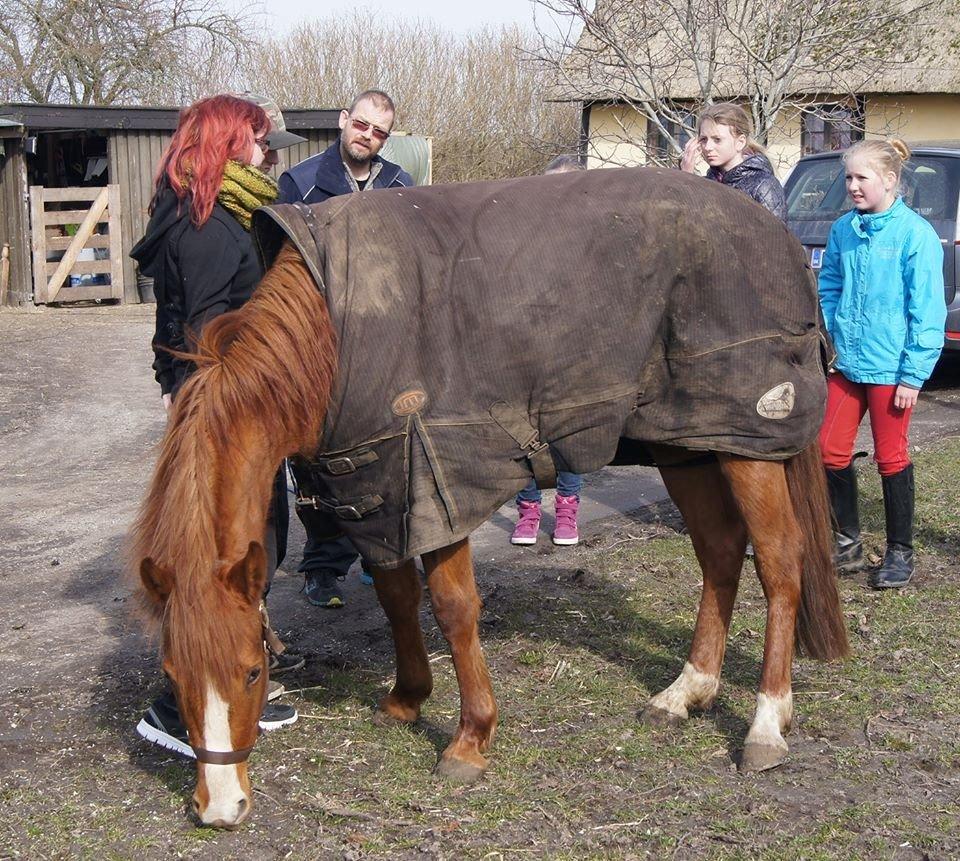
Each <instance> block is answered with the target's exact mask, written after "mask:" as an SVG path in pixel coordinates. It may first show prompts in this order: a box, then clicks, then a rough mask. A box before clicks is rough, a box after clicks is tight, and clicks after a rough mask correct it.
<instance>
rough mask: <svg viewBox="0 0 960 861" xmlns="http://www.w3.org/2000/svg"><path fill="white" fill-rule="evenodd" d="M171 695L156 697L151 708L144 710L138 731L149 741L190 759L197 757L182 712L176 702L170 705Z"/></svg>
mask: <svg viewBox="0 0 960 861" xmlns="http://www.w3.org/2000/svg"><path fill="white" fill-rule="evenodd" d="M169 699H170V698H169V697H159V698H157V699H155V700H154V701H153V702H152V703H151V704H150V708H148V709H147V710H146V712H144V715H143V717H142V718H141V719H140V723H138V724H137V732H138V733H139V734H140V735H141V736H143V737H144V738H145V739H146V740H147V741H152V742H153V743H154V744H157V745H160V747H164V748H166V749H167V750H172V751H173V752H174V753H179V754H180V755H181V756H187V757H189V758H190V759H196V756H195V755H194V752H193V748H192V747H190V740H189V738H187V728H186V727H185V726H184V725H183V723H182V722H181V720H180V712H179V711H178V710H177V707H176V704H174V705H173V706H172V707H171V706H170V705H169V702H168V701H169Z"/></svg>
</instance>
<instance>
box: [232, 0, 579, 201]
mask: <svg viewBox="0 0 960 861" xmlns="http://www.w3.org/2000/svg"><path fill="white" fill-rule="evenodd" d="M533 46H534V34H532V33H531V32H527V31H524V30H521V29H518V28H515V27H506V28H489V29H483V30H479V31H477V32H474V33H470V34H468V35H466V36H458V35H456V34H453V33H450V32H448V31H445V30H443V29H441V28H439V27H437V26H436V25H432V24H426V23H423V22H403V21H400V22H386V23H385V22H384V21H383V19H382V17H378V16H376V15H375V14H374V13H372V12H356V13H354V14H352V15H346V16H339V17H331V18H327V19H324V20H320V21H315V22H311V23H309V24H303V25H301V26H300V27H298V28H296V29H295V30H293V31H292V32H291V33H289V34H288V35H286V36H282V37H279V38H276V39H272V40H267V41H265V42H264V43H263V44H262V45H261V47H260V48H259V50H258V51H256V52H254V53H252V54H251V55H250V56H249V57H248V60H247V63H246V65H245V67H244V77H245V83H246V85H247V86H249V87H250V88H251V89H253V90H255V91H257V92H264V93H270V94H271V95H272V96H273V97H274V98H276V99H277V101H278V102H280V103H281V104H283V105H289V106H298V105H299V106H307V105H309V106H317V105H322V106H324V107H342V106H346V105H348V104H349V103H350V100H351V99H352V98H353V96H354V95H355V94H356V93H358V92H360V91H361V90H364V89H367V88H368V87H379V88H381V89H384V90H386V91H387V92H389V93H390V95H391V96H393V98H394V100H395V101H396V103H397V122H396V125H397V128H400V129H404V130H407V131H411V132H415V133H417V134H425V135H431V136H432V137H433V139H434V148H433V152H434V165H433V175H434V181H435V182H453V181H465V180H474V179H492V178H498V177H506V176H517V175H522V174H529V173H536V172H538V171H539V170H540V169H541V168H542V167H543V165H544V164H545V163H546V162H547V161H549V159H550V158H552V157H553V156H555V155H557V154H558V153H559V152H568V151H570V150H571V149H575V148H576V146H577V137H578V133H579V112H578V111H577V109H576V107H575V106H572V105H569V104H554V103H549V102H545V101H544V94H545V78H544V74H543V71H542V69H540V68H539V67H538V66H535V65H534V64H532V63H528V62H523V61H522V59H521V55H522V54H523V53H529V51H530V49H531V48H532V47H533ZM278 58H282V59H280V60H278Z"/></svg>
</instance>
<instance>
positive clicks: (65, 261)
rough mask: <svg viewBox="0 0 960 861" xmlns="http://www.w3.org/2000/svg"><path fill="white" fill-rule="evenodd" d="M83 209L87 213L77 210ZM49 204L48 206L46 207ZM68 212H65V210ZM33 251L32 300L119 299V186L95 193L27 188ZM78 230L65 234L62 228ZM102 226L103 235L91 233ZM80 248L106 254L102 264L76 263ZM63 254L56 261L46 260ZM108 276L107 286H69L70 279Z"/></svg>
mask: <svg viewBox="0 0 960 861" xmlns="http://www.w3.org/2000/svg"><path fill="white" fill-rule="evenodd" d="M84 204H86V205H87V206H86V208H81V207H82V206H83V205H84ZM48 205H52V207H51V208H48ZM65 206H66V207H69V208H64V207H65ZM30 216H31V217H30V222H31V226H30V230H31V234H32V236H31V240H32V241H31V245H32V249H33V285H34V286H33V301H34V302H35V303H36V304H37V305H42V304H46V303H49V302H76V301H80V300H89V299H120V300H122V299H123V250H122V249H123V246H122V244H121V241H120V238H121V237H120V186H119V185H106V186H102V187H98V188H45V187H43V186H41V185H34V186H31V187H30ZM70 224H74V225H78V227H77V230H76V233H74V234H73V235H72V236H69V235H66V232H67V231H66V225H70ZM98 224H106V225H107V232H106V233H105V234H103V233H97V232H95V231H96V229H97V225H98ZM85 248H92V249H107V250H108V252H109V258H108V259H105V260H78V259H77V258H78V257H79V256H80V252H81V251H82V250H83V249H85ZM60 251H62V252H63V257H61V258H60V259H59V260H56V259H53V260H51V259H50V258H51V257H53V256H54V255H55V254H56V253H57V252H60ZM84 275H91V276H103V275H107V276H109V283H108V284H96V283H83V282H82V281H81V282H80V283H76V282H74V283H73V284H71V279H70V276H77V278H78V279H80V278H82V276H84Z"/></svg>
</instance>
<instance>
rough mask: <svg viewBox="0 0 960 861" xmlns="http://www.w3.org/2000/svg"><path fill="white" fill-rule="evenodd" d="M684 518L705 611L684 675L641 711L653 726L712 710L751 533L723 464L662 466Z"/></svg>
mask: <svg viewBox="0 0 960 861" xmlns="http://www.w3.org/2000/svg"><path fill="white" fill-rule="evenodd" d="M660 473H661V475H662V476H663V480H664V484H665V485H666V487H667V491H668V492H669V493H670V496H671V498H672V499H673V501H674V502H675V503H676V505H677V507H678V508H679V509H680V512H681V514H682V515H683V519H684V522H685V523H686V526H687V530H688V531H689V533H690V538H691V540H692V542H693V548H694V551H695V552H696V554H697V560H698V561H699V563H700V568H701V570H702V571H703V591H702V596H701V599H700V610H699V612H698V614H697V623H696V627H695V629H694V634H693V643H692V644H691V646H690V654H689V657H688V658H687V662H686V663H685V664H684V667H683V671H682V672H681V673H680V675H679V676H678V677H677V679H676V680H675V681H674V682H673V684H671V685H670V686H669V687H668V688H666V689H665V690H663V691H661V692H660V693H659V694H657V695H656V696H654V697H653V698H652V699H651V700H650V702H649V703H647V705H646V707H645V708H644V709H643V711H642V713H641V720H642V721H643V722H644V723H648V724H652V725H670V726H676V725H678V724H680V723H681V722H682V721H684V720H686V718H687V717H688V716H689V710H690V709H691V708H696V709H708V708H710V707H711V706H712V705H713V702H714V700H715V699H716V696H717V692H718V690H719V688H720V669H721V667H722V665H723V656H724V652H725V651H726V643H727V631H728V629H729V627H730V617H731V615H732V613H733V603H734V600H735V599H736V596H737V587H738V585H739V583H740V571H741V568H742V567H743V557H744V551H745V550H746V545H747V536H746V529H745V527H744V523H743V519H742V518H741V517H740V513H739V511H738V509H737V506H736V503H735V501H734V499H733V497H732V496H731V494H730V488H729V485H728V484H727V482H726V481H725V480H724V478H723V475H722V474H721V471H720V467H719V465H718V464H716V463H714V464H707V465H702V466H685V467H684V466H681V467H669V468H666V467H665V468H661V470H660Z"/></svg>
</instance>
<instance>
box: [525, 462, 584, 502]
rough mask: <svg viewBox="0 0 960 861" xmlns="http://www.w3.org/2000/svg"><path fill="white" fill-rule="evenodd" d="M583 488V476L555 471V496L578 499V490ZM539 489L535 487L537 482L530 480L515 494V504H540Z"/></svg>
mask: <svg viewBox="0 0 960 861" xmlns="http://www.w3.org/2000/svg"><path fill="white" fill-rule="evenodd" d="M582 487H583V476H582V475H577V473H575V472H564V471H563V470H562V469H561V470H557V495H558V496H575V497H576V498H577V499H578V500H579V499H580V489H581V488H582ZM541 498H542V497H541V493H540V488H539V487H537V481H536V479H534V478H531V479H530V483H529V484H528V485H527V486H526V487H525V488H524V489H523V490H521V491H520V492H519V493H518V494H517V502H540V500H541Z"/></svg>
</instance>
